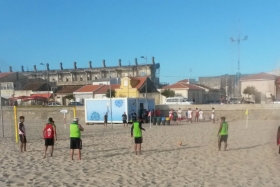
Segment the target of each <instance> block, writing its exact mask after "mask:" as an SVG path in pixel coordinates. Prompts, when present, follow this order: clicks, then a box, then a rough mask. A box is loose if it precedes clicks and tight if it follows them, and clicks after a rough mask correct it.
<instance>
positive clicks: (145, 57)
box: [140, 56, 148, 99]
mask: <svg viewBox="0 0 280 187" xmlns="http://www.w3.org/2000/svg"><path fill="white" fill-rule="evenodd" d="M140 58H144V59H145V60H146V64H145V65H146V83H145V90H146V94H145V97H146V99H147V78H148V76H147V56H141V57H140Z"/></svg>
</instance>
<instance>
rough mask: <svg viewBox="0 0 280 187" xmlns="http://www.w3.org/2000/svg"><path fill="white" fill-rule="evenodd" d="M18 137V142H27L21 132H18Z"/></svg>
mask: <svg viewBox="0 0 280 187" xmlns="http://www.w3.org/2000/svg"><path fill="white" fill-rule="evenodd" d="M19 139H20V142H21V143H26V142H27V141H26V136H25V135H23V134H20V135H19Z"/></svg>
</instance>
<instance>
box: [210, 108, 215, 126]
mask: <svg viewBox="0 0 280 187" xmlns="http://www.w3.org/2000/svg"><path fill="white" fill-rule="evenodd" d="M211 119H212V121H213V123H215V108H214V107H213V108H212V114H211Z"/></svg>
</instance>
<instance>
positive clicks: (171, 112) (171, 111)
mask: <svg viewBox="0 0 280 187" xmlns="http://www.w3.org/2000/svg"><path fill="white" fill-rule="evenodd" d="M172 114H173V109H171V110H170V111H169V119H170V122H171V120H172V119H173V116H172Z"/></svg>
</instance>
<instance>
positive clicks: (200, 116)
mask: <svg viewBox="0 0 280 187" xmlns="http://www.w3.org/2000/svg"><path fill="white" fill-rule="evenodd" d="M198 113H199V120H203V111H202V110H201V109H199V112H198Z"/></svg>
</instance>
